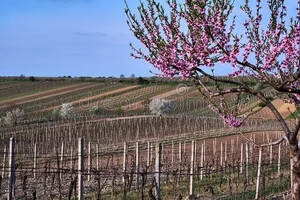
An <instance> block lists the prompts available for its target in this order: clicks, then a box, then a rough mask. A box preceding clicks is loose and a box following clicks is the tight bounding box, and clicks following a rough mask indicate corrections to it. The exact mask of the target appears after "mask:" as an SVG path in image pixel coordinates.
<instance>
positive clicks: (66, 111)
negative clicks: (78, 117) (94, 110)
mask: <svg viewBox="0 0 300 200" xmlns="http://www.w3.org/2000/svg"><path fill="white" fill-rule="evenodd" d="M73 114H74V108H73V106H72V104H70V103H64V104H62V105H61V108H60V110H59V115H60V116H61V117H63V118H69V117H71V116H72V115H73Z"/></svg>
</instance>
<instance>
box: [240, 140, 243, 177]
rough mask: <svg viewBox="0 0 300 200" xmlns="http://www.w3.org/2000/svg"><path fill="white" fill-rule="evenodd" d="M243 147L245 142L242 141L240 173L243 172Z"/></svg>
mask: <svg viewBox="0 0 300 200" xmlns="http://www.w3.org/2000/svg"><path fill="white" fill-rule="evenodd" d="M243 147H244V145H243V143H241V160H240V173H243V162H244V160H243Z"/></svg>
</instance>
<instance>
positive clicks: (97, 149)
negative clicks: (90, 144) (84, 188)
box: [96, 143, 100, 171]
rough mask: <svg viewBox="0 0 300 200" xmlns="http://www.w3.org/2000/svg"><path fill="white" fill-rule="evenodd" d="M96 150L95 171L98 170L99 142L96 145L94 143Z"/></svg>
mask: <svg viewBox="0 0 300 200" xmlns="http://www.w3.org/2000/svg"><path fill="white" fill-rule="evenodd" d="M96 151H97V155H96V162H97V165H96V167H97V171H99V153H100V152H99V144H98V143H97V145H96Z"/></svg>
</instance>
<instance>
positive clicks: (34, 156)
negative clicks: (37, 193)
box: [33, 143, 37, 179]
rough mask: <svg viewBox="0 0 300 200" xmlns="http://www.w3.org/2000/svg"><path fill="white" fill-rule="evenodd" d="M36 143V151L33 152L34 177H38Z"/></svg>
mask: <svg viewBox="0 0 300 200" xmlns="http://www.w3.org/2000/svg"><path fill="white" fill-rule="evenodd" d="M36 151H37V149H36V143H35V144H34V152H33V178H34V179H35V178H36V154H37V152H36Z"/></svg>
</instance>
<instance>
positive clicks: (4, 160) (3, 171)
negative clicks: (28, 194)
mask: <svg viewBox="0 0 300 200" xmlns="http://www.w3.org/2000/svg"><path fill="white" fill-rule="evenodd" d="M5 164H6V146H5V147H4V155H3V163H2V175H1V177H2V179H4V176H5Z"/></svg>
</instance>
